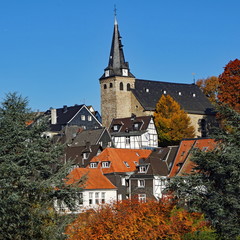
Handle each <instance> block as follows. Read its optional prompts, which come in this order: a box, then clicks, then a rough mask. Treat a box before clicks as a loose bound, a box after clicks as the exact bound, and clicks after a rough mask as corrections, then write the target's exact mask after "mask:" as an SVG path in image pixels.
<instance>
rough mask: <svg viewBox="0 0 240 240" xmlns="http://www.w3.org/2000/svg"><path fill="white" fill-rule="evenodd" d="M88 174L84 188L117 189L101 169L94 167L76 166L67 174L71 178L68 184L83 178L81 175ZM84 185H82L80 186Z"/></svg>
mask: <svg viewBox="0 0 240 240" xmlns="http://www.w3.org/2000/svg"><path fill="white" fill-rule="evenodd" d="M83 176H86V182H85V184H84V186H83V189H86V190H89V189H116V186H114V185H113V184H112V183H111V182H110V181H109V180H108V178H107V177H105V176H104V175H103V173H102V171H101V170H100V169H97V168H95V169H94V168H92V169H89V168H88V169H86V168H75V169H73V171H72V172H71V173H70V174H69V175H68V176H67V178H68V179H69V180H68V181H67V184H72V183H74V182H77V181H79V180H80V179H81V177H83ZM80 187H82V186H80Z"/></svg>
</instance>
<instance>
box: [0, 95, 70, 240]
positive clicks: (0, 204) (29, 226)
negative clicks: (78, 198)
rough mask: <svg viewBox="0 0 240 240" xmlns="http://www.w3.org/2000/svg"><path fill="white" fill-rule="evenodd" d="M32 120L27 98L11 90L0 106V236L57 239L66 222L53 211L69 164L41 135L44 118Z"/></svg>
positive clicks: (26, 238)
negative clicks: (54, 200) (63, 164)
mask: <svg viewBox="0 0 240 240" xmlns="http://www.w3.org/2000/svg"><path fill="white" fill-rule="evenodd" d="M33 118H34V115H33V113H32V112H31V111H30V109H29V108H28V100H27V99H26V98H23V97H21V96H19V95H18V94H16V93H9V94H7V95H6V98H5V100H4V101H3V102H2V104H1V106H0V229H1V231H0V239H14V240H17V239H24V240H28V239H36V240H37V239H51V240H54V239H61V238H62V237H63V234H62V232H63V230H62V228H64V224H65V220H64V221H62V220H63V217H62V216H59V214H57V213H56V212H55V211H54V209H53V199H54V197H58V198H60V197H62V199H63V200H65V202H67V198H66V197H64V196H69V194H68V193H69V190H67V191H65V189H63V190H61V189H60V186H61V185H62V179H63V178H64V177H65V176H66V172H67V170H68V169H67V168H65V167H62V166H61V163H60V161H59V157H60V156H61V153H62V151H61V150H62V146H60V145H58V144H53V143H52V142H51V141H50V139H48V138H45V137H43V136H42V133H43V132H44V131H45V130H46V122H45V121H44V119H42V120H41V121H38V122H36V123H33V124H31V125H28V126H27V124H26V123H29V122H31V121H30V120H32V119H33ZM57 187H58V189H57Z"/></svg>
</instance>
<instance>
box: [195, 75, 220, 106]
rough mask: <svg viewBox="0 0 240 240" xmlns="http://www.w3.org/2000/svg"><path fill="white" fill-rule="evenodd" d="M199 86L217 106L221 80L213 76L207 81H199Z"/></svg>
mask: <svg viewBox="0 0 240 240" xmlns="http://www.w3.org/2000/svg"><path fill="white" fill-rule="evenodd" d="M196 84H197V86H199V87H200V89H201V90H202V91H203V93H204V94H205V95H206V96H207V97H208V99H209V101H210V102H211V103H213V104H216V102H217V100H218V98H217V95H218V88H219V80H218V77H215V76H212V77H208V78H206V79H198V80H197V82H196Z"/></svg>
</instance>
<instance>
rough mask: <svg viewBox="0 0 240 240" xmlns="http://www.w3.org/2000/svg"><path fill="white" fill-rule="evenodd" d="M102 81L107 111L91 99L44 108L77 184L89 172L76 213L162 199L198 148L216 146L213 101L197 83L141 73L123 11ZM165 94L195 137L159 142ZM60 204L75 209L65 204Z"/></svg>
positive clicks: (71, 178)
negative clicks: (130, 51) (126, 37)
mask: <svg viewBox="0 0 240 240" xmlns="http://www.w3.org/2000/svg"><path fill="white" fill-rule="evenodd" d="M99 82H100V91H101V114H100V113H99V112H98V111H95V110H94V106H88V105H85V104H75V105H73V106H63V107H62V108H58V109H56V108H51V109H49V110H47V111H46V112H45V113H43V115H44V116H46V117H47V118H48V119H49V130H48V131H47V132H45V133H44V135H45V136H46V137H49V138H51V139H52V141H59V142H62V143H64V144H65V152H64V157H63V158H64V159H63V162H64V161H70V160H71V161H72V167H71V171H70V173H69V176H68V177H69V181H70V182H69V183H71V182H74V181H77V180H79V179H81V178H82V177H83V176H85V177H86V178H85V184H84V186H81V188H82V191H81V193H80V194H79V199H78V201H77V208H76V209H77V210H76V211H77V212H81V211H82V210H83V209H86V208H94V207H96V206H98V205H99V204H105V203H110V202H112V201H115V200H116V201H119V200H124V199H131V198H137V199H139V200H140V201H146V200H147V199H156V200H159V199H161V198H162V197H163V194H164V189H165V188H166V183H167V181H168V179H169V178H171V177H175V176H181V175H183V174H185V173H190V172H191V171H192V168H193V165H192V162H191V161H190V159H191V150H192V149H193V148H199V149H200V150H202V151H207V150H211V149H212V148H213V147H214V145H215V143H214V140H213V139H210V138H208V137H207V126H208V125H209V123H211V122H212V121H213V119H214V117H215V115H214V114H215V113H214V111H213V106H212V105H211V103H210V102H209V101H208V99H207V98H206V96H205V95H204V94H203V93H202V91H201V90H200V89H199V88H198V86H196V85H195V84H181V83H174V82H171V83H170V82H160V81H151V80H142V79H137V78H136V77H135V76H134V75H133V74H132V72H131V71H130V68H129V64H128V62H126V61H125V57H124V52H123V45H122V42H121V36H120V32H119V27H118V22H117V20H116V17H115V21H114V30H113V36H112V44H111V49H110V56H109V61H108V65H107V67H106V68H105V69H104V73H103V75H102V76H101V77H100V79H99ZM162 95H170V96H171V97H172V98H173V99H174V100H175V101H177V102H178V103H179V104H180V106H181V108H182V109H184V111H185V112H186V113H187V114H188V116H189V117H190V119H191V124H192V126H194V128H195V138H193V139H183V140H182V141H181V142H180V144H179V145H177V146H167V147H158V134H157V130H156V126H155V124H154V119H153V113H154V111H155V107H156V104H157V102H158V100H159V99H160V97H161V96H162ZM55 207H56V209H57V210H58V211H60V212H69V209H68V208H67V206H66V205H65V204H64V203H61V204H56V206H55Z"/></svg>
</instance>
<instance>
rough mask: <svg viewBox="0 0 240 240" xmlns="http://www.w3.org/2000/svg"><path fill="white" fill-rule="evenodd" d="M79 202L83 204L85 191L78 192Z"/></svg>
mask: <svg viewBox="0 0 240 240" xmlns="http://www.w3.org/2000/svg"><path fill="white" fill-rule="evenodd" d="M78 204H79V205H83V193H78Z"/></svg>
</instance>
